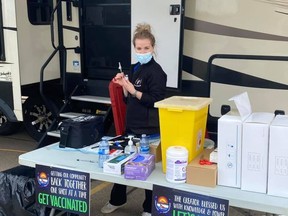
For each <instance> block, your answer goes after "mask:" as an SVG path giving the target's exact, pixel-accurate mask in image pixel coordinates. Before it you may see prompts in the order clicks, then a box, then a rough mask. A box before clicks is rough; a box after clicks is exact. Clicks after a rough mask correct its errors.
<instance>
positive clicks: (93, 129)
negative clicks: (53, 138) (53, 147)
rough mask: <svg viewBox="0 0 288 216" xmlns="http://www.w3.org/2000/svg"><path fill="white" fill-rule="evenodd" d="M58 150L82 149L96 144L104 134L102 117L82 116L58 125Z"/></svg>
mask: <svg viewBox="0 0 288 216" xmlns="http://www.w3.org/2000/svg"><path fill="white" fill-rule="evenodd" d="M59 129H60V143H59V147H60V148H65V147H69V148H82V147H85V146H88V145H91V144H93V143H96V142H98V141H99V140H100V139H101V137H102V136H103V134H104V123H103V117H101V116H92V115H82V116H78V117H75V118H71V119H66V120H63V121H62V122H61V123H60V124H59Z"/></svg>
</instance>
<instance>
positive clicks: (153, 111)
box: [126, 58, 167, 134]
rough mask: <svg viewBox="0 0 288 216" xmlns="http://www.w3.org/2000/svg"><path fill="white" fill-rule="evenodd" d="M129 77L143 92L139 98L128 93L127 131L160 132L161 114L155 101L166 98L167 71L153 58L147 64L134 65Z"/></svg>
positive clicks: (137, 88)
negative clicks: (155, 105)
mask: <svg viewBox="0 0 288 216" xmlns="http://www.w3.org/2000/svg"><path fill="white" fill-rule="evenodd" d="M128 77H129V81H130V82H131V83H133V84H134V87H135V89H136V90H137V91H140V92H142V97H141V99H140V100H139V99H137V98H136V97H133V96H132V95H130V94H128V97H127V98H126V104H127V112H126V131H131V132H132V133H134V134H154V133H159V131H160V129H159V115H158V109H157V108H154V103H155V102H157V101H160V100H162V99H164V98H165V94H166V82H167V75H166V73H165V72H164V71H163V69H162V67H161V66H160V65H159V64H158V63H157V62H156V61H155V60H154V59H153V58H152V59H151V61H150V62H148V63H147V64H143V65H140V64H139V63H137V64H134V65H132V68H131V70H130V72H129V73H128Z"/></svg>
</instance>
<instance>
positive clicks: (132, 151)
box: [124, 136, 137, 154]
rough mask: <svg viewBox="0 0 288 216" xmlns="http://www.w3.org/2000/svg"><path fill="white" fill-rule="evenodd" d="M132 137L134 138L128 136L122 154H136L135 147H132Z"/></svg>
mask: <svg viewBox="0 0 288 216" xmlns="http://www.w3.org/2000/svg"><path fill="white" fill-rule="evenodd" d="M133 137H134V136H128V138H129V141H128V145H127V146H126V147H125V149H124V153H126V154H135V153H137V148H136V146H134V144H133V141H132V139H133Z"/></svg>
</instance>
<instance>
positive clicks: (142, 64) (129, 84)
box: [101, 24, 167, 216]
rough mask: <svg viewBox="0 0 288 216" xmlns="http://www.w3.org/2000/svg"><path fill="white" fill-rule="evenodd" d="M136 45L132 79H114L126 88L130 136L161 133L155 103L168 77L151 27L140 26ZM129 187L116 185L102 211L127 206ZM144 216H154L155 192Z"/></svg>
mask: <svg viewBox="0 0 288 216" xmlns="http://www.w3.org/2000/svg"><path fill="white" fill-rule="evenodd" d="M133 45H134V49H135V55H136V58H137V60H138V62H137V63H136V64H134V65H132V68H131V70H130V72H129V73H128V78H127V77H125V74H124V73H118V74H117V75H116V76H115V78H114V79H113V81H114V82H116V83H118V84H119V85H121V86H122V87H123V93H124V96H125V101H126V104H127V111H126V133H129V134H135V135H141V134H148V135H149V134H155V133H159V132H160V130H159V116H158V110H157V109H156V108H154V103H155V102H157V101H160V100H162V99H164V97H165V93H166V82H167V75H166V74H165V72H164V71H163V70H162V68H161V66H160V65H159V64H158V63H157V62H156V61H155V60H154V58H153V54H154V48H155V37H154V35H153V34H152V33H151V27H150V25H148V24H138V25H137V27H136V30H135V32H134V36H133ZM126 188H127V187H126V185H119V184H114V186H113V189H112V191H111V197H110V201H109V202H107V203H106V204H105V206H104V207H103V208H102V209H101V212H102V213H111V212H113V211H115V210H116V209H118V208H120V207H122V206H123V205H125V203H126V201H127V196H126ZM145 196H146V199H145V201H144V203H143V208H144V211H143V213H142V216H149V215H151V207H152V191H150V190H145Z"/></svg>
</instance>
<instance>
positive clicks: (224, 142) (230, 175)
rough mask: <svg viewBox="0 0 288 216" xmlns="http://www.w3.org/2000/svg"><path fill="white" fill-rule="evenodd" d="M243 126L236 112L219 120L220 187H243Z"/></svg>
mask: <svg viewBox="0 0 288 216" xmlns="http://www.w3.org/2000/svg"><path fill="white" fill-rule="evenodd" d="M242 124H243V122H242V118H241V117H240V115H239V113H237V112H236V111H234V112H230V113H227V114H226V115H223V116H222V117H221V118H219V119H218V135H217V136H218V138H217V141H218V142H217V148H218V185H222V186H228V187H235V188H240V186H241V157H242V150H241V149H242Z"/></svg>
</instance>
